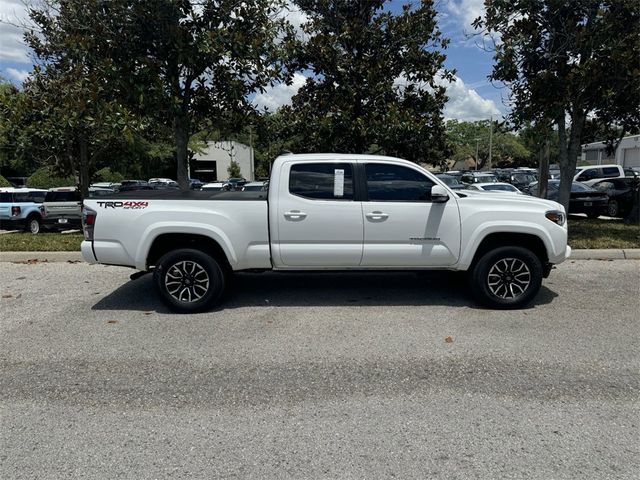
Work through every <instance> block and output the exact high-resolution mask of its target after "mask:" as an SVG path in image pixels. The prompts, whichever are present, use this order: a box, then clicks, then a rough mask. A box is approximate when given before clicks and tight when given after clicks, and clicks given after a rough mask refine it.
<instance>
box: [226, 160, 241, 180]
mask: <svg viewBox="0 0 640 480" xmlns="http://www.w3.org/2000/svg"><path fill="white" fill-rule="evenodd" d="M227 173H228V174H229V178H240V177H242V172H241V171H240V165H239V164H238V162H236V161H235V160H231V163H229V168H227Z"/></svg>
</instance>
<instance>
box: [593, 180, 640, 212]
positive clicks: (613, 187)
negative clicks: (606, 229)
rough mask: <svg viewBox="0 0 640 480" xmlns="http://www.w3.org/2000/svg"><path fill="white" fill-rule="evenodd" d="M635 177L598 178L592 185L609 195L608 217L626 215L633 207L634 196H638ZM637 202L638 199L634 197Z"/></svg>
mask: <svg viewBox="0 0 640 480" xmlns="http://www.w3.org/2000/svg"><path fill="white" fill-rule="evenodd" d="M639 181H640V180H639V179H636V178H631V177H626V178H611V179H607V180H600V181H599V182H596V183H594V184H593V185H592V187H593V188H594V189H596V190H598V191H600V192H605V193H606V194H607V195H608V196H609V202H608V204H607V215H608V216H610V217H626V216H627V214H628V213H629V212H630V211H631V208H632V207H633V202H634V197H638V195H639V194H640V193H639V192H638V182H639ZM635 201H636V202H637V201H638V199H637V198H636V199H635Z"/></svg>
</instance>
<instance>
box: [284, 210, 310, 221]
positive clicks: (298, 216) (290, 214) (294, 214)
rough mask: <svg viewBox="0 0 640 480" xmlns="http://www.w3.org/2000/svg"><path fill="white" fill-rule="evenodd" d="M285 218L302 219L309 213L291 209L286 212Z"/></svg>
mask: <svg viewBox="0 0 640 480" xmlns="http://www.w3.org/2000/svg"><path fill="white" fill-rule="evenodd" d="M284 216H285V218H289V219H291V220H302V219H303V218H306V217H307V214H306V213H304V212H301V211H300V210H291V211H289V212H284Z"/></svg>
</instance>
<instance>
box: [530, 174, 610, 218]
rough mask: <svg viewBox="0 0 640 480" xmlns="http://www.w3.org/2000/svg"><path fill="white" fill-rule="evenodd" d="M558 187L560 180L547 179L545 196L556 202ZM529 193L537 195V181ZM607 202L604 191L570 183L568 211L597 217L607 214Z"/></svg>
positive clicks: (578, 183)
mask: <svg viewBox="0 0 640 480" xmlns="http://www.w3.org/2000/svg"><path fill="white" fill-rule="evenodd" d="M559 189H560V180H549V183H548V187H547V198H548V199H549V200H555V201H556V202H557V201H558V196H559V193H560V190H559ZM529 193H530V194H531V195H533V196H536V197H537V196H538V182H536V183H535V184H534V185H532V186H531V188H530V189H529ZM608 204H609V197H608V196H607V194H606V193H605V192H600V191H598V190H595V189H594V188H591V187H590V186H589V185H585V184H584V183H580V182H573V183H572V184H571V197H570V198H569V212H568V213H586V214H587V217H589V218H598V217H599V216H600V215H607V208H608Z"/></svg>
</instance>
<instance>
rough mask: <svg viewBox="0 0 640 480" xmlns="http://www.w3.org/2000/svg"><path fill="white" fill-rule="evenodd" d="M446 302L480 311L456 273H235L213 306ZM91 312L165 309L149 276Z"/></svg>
mask: <svg viewBox="0 0 640 480" xmlns="http://www.w3.org/2000/svg"><path fill="white" fill-rule="evenodd" d="M555 297H557V294H556V292H554V291H552V290H550V289H549V288H547V287H546V286H544V285H543V286H542V288H541V290H540V293H539V294H538V296H537V297H536V299H535V300H534V301H533V302H532V304H531V305H530V306H529V307H527V308H533V307H535V306H537V305H546V304H549V303H551V302H552V301H553V299H554V298H555ZM421 305H424V306H427V305H438V306H450V307H468V308H473V309H483V307H481V306H479V305H478V304H477V303H476V302H475V301H474V300H473V299H472V298H471V294H470V292H469V289H468V287H467V284H466V279H465V276H464V275H462V274H460V273H456V272H388V273H380V272H353V273H335V272H323V273H276V272H265V273H239V274H236V275H234V277H233V280H232V282H231V284H230V285H229V288H228V291H227V293H226V295H225V298H224V299H223V302H222V304H221V305H220V306H219V307H217V308H216V309H214V310H218V311H219V310H226V309H230V308H243V307H256V306H263V307H303V306H421ZM92 309H93V310H139V311H151V310H154V311H157V312H168V311H169V310H168V309H167V308H166V307H165V306H164V304H163V303H162V302H161V301H160V298H159V296H158V294H157V292H156V290H155V286H154V284H153V279H152V277H151V275H145V276H143V277H141V278H138V279H137V280H132V281H129V282H127V283H125V284H124V285H122V286H121V287H119V288H117V289H116V290H114V291H113V292H111V293H110V294H108V295H107V296H106V297H104V298H102V299H101V300H100V301H98V302H97V303H96V304H95V305H94V306H93V307H92Z"/></svg>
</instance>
